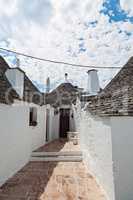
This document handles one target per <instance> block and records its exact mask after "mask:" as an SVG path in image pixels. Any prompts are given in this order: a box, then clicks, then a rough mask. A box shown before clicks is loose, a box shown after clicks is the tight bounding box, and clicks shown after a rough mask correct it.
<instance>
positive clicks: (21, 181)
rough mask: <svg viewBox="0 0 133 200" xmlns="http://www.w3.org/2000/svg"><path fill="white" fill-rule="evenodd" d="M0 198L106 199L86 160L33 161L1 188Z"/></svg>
mask: <svg viewBox="0 0 133 200" xmlns="http://www.w3.org/2000/svg"><path fill="white" fill-rule="evenodd" d="M0 200H105V198H104V196H103V194H102V192H101V191H100V188H99V186H98V185H97V184H96V182H95V180H94V178H93V177H92V176H91V175H90V174H89V173H88V172H87V170H86V168H85V166H84V164H83V163H82V162H81V163H75V162H59V163H56V162H30V163H29V164H27V165H26V166H25V167H24V168H23V169H22V170H21V171H19V172H18V173H17V174H16V175H15V176H14V177H13V178H11V179H10V180H9V181H8V182H7V183H6V184H4V185H3V186H2V187H1V188H0Z"/></svg>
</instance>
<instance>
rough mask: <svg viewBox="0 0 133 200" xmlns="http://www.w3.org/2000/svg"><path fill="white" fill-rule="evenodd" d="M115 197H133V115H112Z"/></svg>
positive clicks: (129, 199)
mask: <svg viewBox="0 0 133 200" xmlns="http://www.w3.org/2000/svg"><path fill="white" fill-rule="evenodd" d="M111 129H112V130H111V132H112V146H113V148H112V150H113V163H114V166H113V167H114V182H115V197H116V198H115V199H116V200H132V199H133V117H126V116H125V117H111Z"/></svg>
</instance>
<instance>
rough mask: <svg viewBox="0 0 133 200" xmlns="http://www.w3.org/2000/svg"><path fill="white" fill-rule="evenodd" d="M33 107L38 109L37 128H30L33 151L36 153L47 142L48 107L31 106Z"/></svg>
mask: <svg viewBox="0 0 133 200" xmlns="http://www.w3.org/2000/svg"><path fill="white" fill-rule="evenodd" d="M32 106H33V107H36V108H37V126H29V131H30V135H31V136H32V151H34V150H36V149H37V148H39V147H40V146H43V145H44V144H45V142H46V107H45V106H41V107H40V106H36V105H35V104H31V107H32Z"/></svg>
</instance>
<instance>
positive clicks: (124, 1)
mask: <svg viewBox="0 0 133 200" xmlns="http://www.w3.org/2000/svg"><path fill="white" fill-rule="evenodd" d="M120 5H121V7H122V9H123V10H125V11H127V12H130V13H131V14H133V0H120Z"/></svg>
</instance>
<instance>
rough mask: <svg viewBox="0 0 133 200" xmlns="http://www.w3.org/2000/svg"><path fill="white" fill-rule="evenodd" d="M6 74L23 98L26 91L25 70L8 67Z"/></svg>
mask: <svg viewBox="0 0 133 200" xmlns="http://www.w3.org/2000/svg"><path fill="white" fill-rule="evenodd" d="M5 74H6V76H7V78H8V80H9V82H10V84H11V85H12V87H13V88H14V89H15V90H16V92H17V94H18V95H19V96H20V98H22V97H23V91H24V72H22V71H21V70H19V69H17V68H12V69H7V71H6V73H5Z"/></svg>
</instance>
